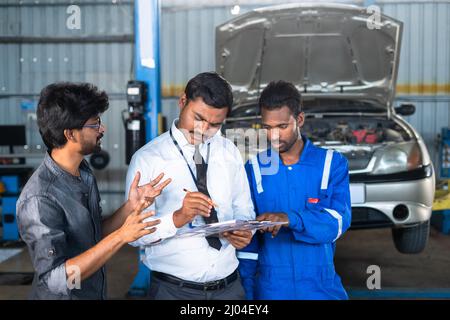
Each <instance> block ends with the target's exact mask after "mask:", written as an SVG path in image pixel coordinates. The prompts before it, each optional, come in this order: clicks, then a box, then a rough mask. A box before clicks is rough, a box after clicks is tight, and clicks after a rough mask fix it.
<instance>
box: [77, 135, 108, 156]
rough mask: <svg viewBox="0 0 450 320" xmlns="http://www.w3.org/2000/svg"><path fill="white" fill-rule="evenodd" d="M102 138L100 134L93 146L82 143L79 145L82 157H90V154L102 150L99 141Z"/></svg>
mask: <svg viewBox="0 0 450 320" xmlns="http://www.w3.org/2000/svg"><path fill="white" fill-rule="evenodd" d="M102 138H103V134H100V135H99V136H98V137H97V141H96V143H95V144H92V143H88V142H85V141H83V142H82V145H81V154H82V155H84V156H87V155H90V154H92V153H98V152H100V151H101V150H102V146H101V139H102Z"/></svg>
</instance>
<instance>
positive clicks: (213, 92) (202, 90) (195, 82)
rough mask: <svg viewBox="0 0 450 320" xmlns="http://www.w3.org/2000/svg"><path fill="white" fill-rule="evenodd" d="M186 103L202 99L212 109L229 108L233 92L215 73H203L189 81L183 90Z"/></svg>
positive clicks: (225, 81)
mask: <svg viewBox="0 0 450 320" xmlns="http://www.w3.org/2000/svg"><path fill="white" fill-rule="evenodd" d="M184 93H185V94H186V98H187V100H188V101H192V100H195V99H197V98H202V99H203V102H205V103H206V104H207V105H209V106H211V107H214V108H218V109H220V108H231V107H232V105H233V92H232V89H231V86H230V84H229V83H228V82H227V80H225V79H224V78H223V77H221V76H220V75H219V74H217V73H216V72H203V73H199V74H198V75H196V76H195V77H194V78H192V79H191V80H189V82H188V83H187V85H186V88H185V89H184Z"/></svg>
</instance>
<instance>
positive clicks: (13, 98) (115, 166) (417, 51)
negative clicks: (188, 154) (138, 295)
mask: <svg viewBox="0 0 450 320" xmlns="http://www.w3.org/2000/svg"><path fill="white" fill-rule="evenodd" d="M285 2H293V1H291V0H289V1H274V0H260V1H258V0H240V1H235V0H222V1H203V0H202V1H200V0H199V1H188V0H163V1H162V19H161V23H162V26H161V33H162V34H161V61H162V70H161V71H162V72H161V74H162V84H163V96H164V100H163V107H162V108H163V114H164V115H165V116H166V117H167V119H168V122H169V124H170V122H171V121H172V120H173V119H174V118H175V117H176V116H177V115H178V107H177V103H176V99H174V97H176V96H177V95H178V94H179V93H180V91H182V89H183V87H184V85H185V83H186V81H187V80H188V79H189V78H190V77H192V76H193V75H195V74H197V73H198V72H201V71H207V70H213V69H214V68H215V66H214V34H215V27H216V26H217V25H219V24H221V23H223V22H225V21H226V20H228V19H230V18H232V17H233V16H232V15H231V12H230V9H231V6H232V5H234V4H240V5H241V13H244V12H246V11H248V10H251V9H253V8H257V7H260V6H262V5H270V4H279V3H285ZM339 2H350V3H357V4H363V5H364V4H365V5H368V4H377V5H380V7H381V10H382V12H384V13H386V14H388V15H390V16H393V17H395V18H398V19H400V20H402V21H404V23H405V25H404V35H403V47H402V53H401V65H400V73H399V81H398V83H399V86H398V96H399V99H398V103H400V102H402V101H410V102H413V103H414V104H415V105H416V107H417V112H416V114H415V115H413V116H410V117H408V118H407V120H408V121H410V122H411V123H412V124H413V125H414V126H415V128H416V129H417V130H418V131H419V132H420V133H421V134H422V135H423V137H424V139H425V141H426V142H427V145H428V147H429V149H430V152H431V154H432V157H433V159H436V157H435V154H436V151H435V150H436V149H435V139H436V136H437V134H438V133H439V132H440V129H441V127H447V126H449V125H450V113H449V109H450V107H449V103H450V36H449V35H450V1H410V2H405V1H381V0H379V1H339ZM19 3H21V4H19ZM71 4H72V1H70V2H69V1H68V0H46V1H40V2H36V1H31V0H24V1H21V2H18V1H13V0H8V1H1V2H0V38H1V41H0V124H6V123H8V124H11V123H27V119H28V123H29V124H30V127H31V125H32V124H33V121H32V118H30V116H29V114H32V110H31V111H29V110H28V108H30V105H31V106H32V105H33V103H35V101H36V94H38V93H39V90H40V89H41V88H42V87H44V86H45V85H46V84H48V83H51V82H54V81H61V80H68V81H88V82H92V83H95V84H96V85H98V86H99V87H100V88H101V89H104V90H106V91H107V92H108V94H109V95H110V97H111V106H110V110H109V111H108V112H107V113H106V114H105V116H104V118H105V119H104V122H105V123H106V126H107V129H108V133H107V135H106V136H105V138H104V147H105V149H106V150H107V151H108V152H109V153H110V155H111V163H110V165H109V166H108V168H107V170H104V171H99V172H97V177H98V181H99V187H100V189H101V190H103V191H105V192H106V193H104V194H103V199H104V200H105V202H106V203H104V206H105V211H109V210H110V209H111V208H114V207H116V206H118V205H119V204H120V202H121V200H122V199H123V195H122V193H121V192H122V190H123V187H124V185H123V184H124V178H125V172H126V166H125V164H124V163H125V156H124V154H125V151H124V150H125V148H124V147H125V146H124V130H123V127H122V125H121V118H120V112H121V110H122V109H125V108H126V101H125V100H124V91H125V90H124V89H125V86H126V82H127V80H129V79H130V78H131V77H132V73H133V72H132V71H133V66H132V59H133V43H132V41H133V1H125V0H122V1H121V0H110V1H101V0H99V1H88V0H84V1H76V4H77V5H79V7H80V9H81V29H80V30H70V29H68V28H67V27H66V21H67V18H68V17H69V14H68V13H67V12H66V10H67V8H68V6H69V5H71ZM20 39H22V40H20ZM99 40H100V41H99ZM29 138H31V139H30V140H31V141H30V144H31V147H30V149H29V150H28V151H30V150H31V151H33V152H34V151H39V150H35V146H34V145H36V144H37V143H41V142H40V139H39V137H38V136H37V135H36V134H32V135H31V134H30V135H29ZM435 163H436V162H435ZM108 192H110V194H109V195H108ZM114 192H116V194H114ZM118 194H119V195H120V196H118Z"/></svg>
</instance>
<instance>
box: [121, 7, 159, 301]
mask: <svg viewBox="0 0 450 320" xmlns="http://www.w3.org/2000/svg"><path fill="white" fill-rule="evenodd" d="M160 16H161V6H160V1H159V0H136V1H135V4H134V26H135V31H134V36H135V40H134V41H135V48H134V50H135V53H134V61H135V77H136V80H139V81H144V82H145V83H146V85H147V88H148V99H147V101H146V103H145V106H144V117H145V128H146V129H145V130H146V135H145V136H146V141H147V142H148V141H150V140H152V139H153V138H155V137H156V136H157V135H158V134H160V133H161V130H160V126H161V121H160V117H161V80H160V60H159V58H160V57H159V30H160ZM143 258H144V249H143V248H140V249H139V270H138V273H137V275H136V277H135V279H134V281H133V283H132V285H131V287H130V289H129V291H128V296H130V297H143V296H146V295H147V292H148V288H149V286H150V270H149V269H148V268H147V267H146V266H145V265H144V263H143Z"/></svg>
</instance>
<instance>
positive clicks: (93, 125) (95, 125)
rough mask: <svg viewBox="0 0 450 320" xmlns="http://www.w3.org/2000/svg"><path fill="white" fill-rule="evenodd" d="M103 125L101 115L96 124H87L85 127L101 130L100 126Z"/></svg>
mask: <svg viewBox="0 0 450 320" xmlns="http://www.w3.org/2000/svg"><path fill="white" fill-rule="evenodd" d="M101 126H102V119H101V118H100V117H99V118H98V120H97V123H96V124H85V125H84V126H83V128H92V129H97V131H100V127H101Z"/></svg>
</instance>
